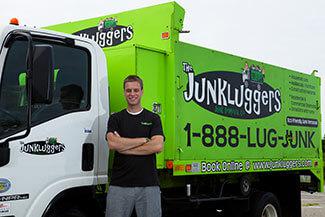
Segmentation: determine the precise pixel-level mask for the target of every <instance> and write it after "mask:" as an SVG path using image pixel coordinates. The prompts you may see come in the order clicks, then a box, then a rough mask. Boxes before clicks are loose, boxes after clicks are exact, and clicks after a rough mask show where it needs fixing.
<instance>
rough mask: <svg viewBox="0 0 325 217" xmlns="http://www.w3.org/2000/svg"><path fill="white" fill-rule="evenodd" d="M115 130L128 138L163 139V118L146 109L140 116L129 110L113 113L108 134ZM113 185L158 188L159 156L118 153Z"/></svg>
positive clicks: (116, 154)
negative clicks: (160, 137) (157, 164)
mask: <svg viewBox="0 0 325 217" xmlns="http://www.w3.org/2000/svg"><path fill="white" fill-rule="evenodd" d="M114 131H116V132H117V133H118V134H119V135H120V136H121V137H125V138H139V137H147V138H151V137H152V136H155V135H162V136H163V130H162V126H161V121H160V117H159V116H158V115H157V114H154V113H152V112H150V111H148V110H146V109H143V111H142V112H141V113H140V114H137V115H132V114H129V113H128V112H127V111H126V109H124V110H122V111H120V112H118V113H115V114H112V115H111V116H110V118H109V120H108V123H107V133H108V132H114ZM111 185H116V186H122V187H145V186H157V185H159V182H158V175H157V170H156V154H151V155H141V156H139V155H124V154H121V153H119V152H117V151H116V152H115V155H114V162H113V170H112V177H111Z"/></svg>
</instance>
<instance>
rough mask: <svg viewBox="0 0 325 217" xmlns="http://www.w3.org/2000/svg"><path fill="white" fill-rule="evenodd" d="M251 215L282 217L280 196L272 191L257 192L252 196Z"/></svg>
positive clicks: (257, 216)
mask: <svg viewBox="0 0 325 217" xmlns="http://www.w3.org/2000/svg"><path fill="white" fill-rule="evenodd" d="M248 216H249V217H282V214H281V208H280V204H279V200H278V198H277V197H276V196H275V195H274V194H273V193H271V192H257V193H255V194H254V195H253V196H252V198H251V203H250V212H249V215H248Z"/></svg>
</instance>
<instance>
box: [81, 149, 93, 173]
mask: <svg viewBox="0 0 325 217" xmlns="http://www.w3.org/2000/svg"><path fill="white" fill-rule="evenodd" d="M93 169H94V144H92V143H84V144H83V145H82V171H91V170H93Z"/></svg>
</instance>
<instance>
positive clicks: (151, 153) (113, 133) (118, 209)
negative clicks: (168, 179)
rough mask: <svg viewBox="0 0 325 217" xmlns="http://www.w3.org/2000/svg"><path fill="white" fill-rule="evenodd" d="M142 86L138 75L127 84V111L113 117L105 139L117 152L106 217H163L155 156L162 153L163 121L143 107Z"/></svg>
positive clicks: (129, 78)
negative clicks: (134, 216)
mask: <svg viewBox="0 0 325 217" xmlns="http://www.w3.org/2000/svg"><path fill="white" fill-rule="evenodd" d="M142 94H143V82H142V80H141V78H139V77H138V76H136V75H130V76H128V77H127V78H126V79H125V80H124V96H125V99H126V101H127V108H126V109H124V110H122V111H120V112H118V113H115V114H113V115H111V117H110V118H109V121H108V124H107V134H106V138H107V141H108V146H109V148H110V149H111V150H115V156H114V163H113V170H112V177H111V182H110V187H109V191H108V195H107V208H106V217H129V216H130V215H131V213H132V210H133V208H134V207H135V210H136V213H137V216H138V217H159V216H161V201H160V188H159V182H158V174H157V170H156V153H159V152H161V151H162V149H163V143H164V135H163V130H162V126H161V121H160V117H159V116H158V115H156V114H154V113H152V112H150V111H148V110H146V109H144V108H142V106H141V97H142Z"/></svg>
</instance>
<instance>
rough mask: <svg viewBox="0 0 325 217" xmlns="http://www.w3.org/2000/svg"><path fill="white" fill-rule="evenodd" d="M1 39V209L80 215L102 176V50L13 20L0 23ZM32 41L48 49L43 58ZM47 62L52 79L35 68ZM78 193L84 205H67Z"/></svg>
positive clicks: (1, 212) (26, 215) (30, 214)
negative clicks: (12, 23) (4, 23)
mask: <svg viewBox="0 0 325 217" xmlns="http://www.w3.org/2000/svg"><path fill="white" fill-rule="evenodd" d="M0 44H1V47H0V164H1V165H0V216H2V217H4V216H15V217H41V216H42V217H59V216H60V217H61V216H82V212H86V211H84V210H87V209H90V208H91V206H92V204H93V203H92V199H93V198H94V197H93V196H94V193H95V190H94V189H95V186H97V185H100V184H105V183H107V167H108V146H107V143H106V141H105V133H106V132H105V131H103V129H105V128H106V123H107V119H108V114H109V102H108V81H107V68H106V59H105V56H104V54H103V51H102V50H101V48H100V47H99V46H98V45H97V44H96V43H95V42H94V41H91V40H88V39H85V38H81V37H78V36H73V35H66V34H62V33H56V32H51V31H47V30H40V29H35V28H28V27H22V26H18V25H8V26H5V27H0ZM39 45H40V46H44V47H45V48H46V49H48V50H49V51H50V52H49V53H51V54H52V56H51V57H50V58H47V60H46V61H44V58H46V57H47V56H46V55H43V54H42V52H37V51H36V50H37V49H38V48H37V46H39ZM41 50H42V49H41ZM38 58H40V59H41V60H40V61H38ZM42 58H43V59H42ZM30 60H32V61H30ZM40 62H43V63H48V64H47V65H46V64H40ZM28 64H29V66H28ZM51 64H52V68H53V69H54V70H52V71H54V73H52V74H53V75H52V76H53V80H54V82H53V81H52V82H50V80H49V79H48V78H43V77H42V76H43V74H44V73H43V74H42V73H38V74H36V72H35V71H38V72H42V71H45V70H46V68H48V66H49V65H51ZM34 72H35V73H34ZM44 79H45V80H44ZM44 81H45V82H44ZM29 83H31V85H30V86H29ZM30 87H31V88H30ZM29 89H31V91H30V95H29V94H28V92H29V91H28V90H29ZM39 90H45V95H47V96H52V97H50V98H47V99H45V98H44V97H42V96H44V95H42V93H39V92H38V91H39ZM43 92H44V91H43ZM29 100H30V103H29ZM29 112H30V114H31V115H30V118H29V117H28V113H29ZM29 119H30V120H29ZM79 200H84V201H83V204H84V205H85V206H84V207H83V208H84V210H83V209H82V208H81V209H80V208H78V209H76V208H74V206H73V203H74V202H76V201H79ZM94 204H95V203H94ZM94 216H95V215H94Z"/></svg>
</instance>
